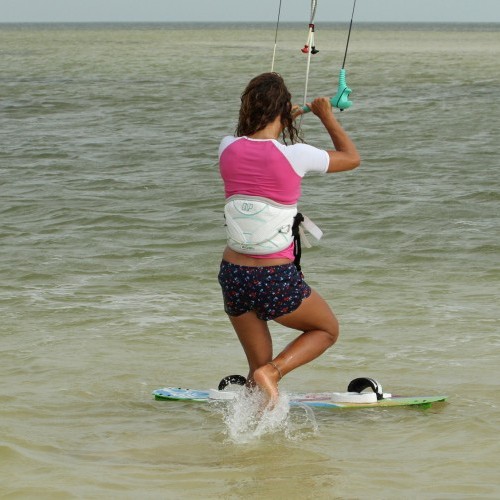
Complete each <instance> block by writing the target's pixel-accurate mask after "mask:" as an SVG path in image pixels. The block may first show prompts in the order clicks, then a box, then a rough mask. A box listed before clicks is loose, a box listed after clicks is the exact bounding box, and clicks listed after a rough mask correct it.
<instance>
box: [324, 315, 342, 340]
mask: <svg viewBox="0 0 500 500" xmlns="http://www.w3.org/2000/svg"><path fill="white" fill-rule="evenodd" d="M323 331H324V332H325V333H326V334H327V335H328V339H329V341H330V342H331V344H330V345H331V346H332V345H333V344H335V342H337V340H338V338H339V335H340V326H339V322H338V320H337V318H336V317H335V316H333V318H332V320H331V321H330V323H329V324H328V325H327V326H326V328H324V330H323Z"/></svg>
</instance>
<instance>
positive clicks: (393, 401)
mask: <svg viewBox="0 0 500 500" xmlns="http://www.w3.org/2000/svg"><path fill="white" fill-rule="evenodd" d="M334 394H338V393H331V392H320V393H307V394H290V405H291V406H298V405H307V406H312V407H316V408H374V407H388V406H418V407H420V408H429V407H430V406H431V405H432V404H433V403H437V402H441V401H445V400H446V399H447V396H393V395H391V396H390V397H386V398H383V399H380V400H378V401H375V402H369V403H351V402H339V401H336V400H335V401H333V400H332V399H333V395H334ZM153 395H154V397H155V399H156V400H160V401H193V402H201V403H209V402H220V401H221V400H220V399H212V398H211V397H210V392H209V391H208V390H193V389H182V388H179V387H164V388H163V389H157V390H155V391H153ZM222 401H224V400H222Z"/></svg>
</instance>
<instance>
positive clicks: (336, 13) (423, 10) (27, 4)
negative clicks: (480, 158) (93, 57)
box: [0, 0, 500, 23]
mask: <svg viewBox="0 0 500 500" xmlns="http://www.w3.org/2000/svg"><path fill="white" fill-rule="evenodd" d="M352 1H353V0H318V8H317V13H316V22H317V23H319V22H321V21H322V22H327V21H345V20H346V19H347V20H348V19H349V18H350V14H351V10H352ZM278 5H279V0H0V22H89V21H90V22H94V21H98V22H99V21H103V22H105V21H117V22H120V21H126V22H141V21H157V22H173V21H242V22H244V21H268V22H276V16H277V11H278ZM310 6H311V2H310V0H282V15H281V20H282V21H283V22H287V21H304V20H305V22H308V20H309V13H310ZM355 20H357V21H373V22H377V21H395V22H420V21H424V22H497V23H498V22H500V0H357V4H356V17H355Z"/></svg>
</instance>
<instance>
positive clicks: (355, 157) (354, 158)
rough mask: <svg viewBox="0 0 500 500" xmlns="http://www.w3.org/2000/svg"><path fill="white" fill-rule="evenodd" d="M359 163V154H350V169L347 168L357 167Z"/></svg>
mask: <svg viewBox="0 0 500 500" xmlns="http://www.w3.org/2000/svg"><path fill="white" fill-rule="evenodd" d="M360 165H361V156H359V154H358V153H355V154H353V155H352V157H351V159H350V167H351V168H350V169H349V170H354V169H355V168H358V167H359V166H360Z"/></svg>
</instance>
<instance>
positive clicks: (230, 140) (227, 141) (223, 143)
mask: <svg viewBox="0 0 500 500" xmlns="http://www.w3.org/2000/svg"><path fill="white" fill-rule="evenodd" d="M238 139H240V137H233V136H232V135H226V137H223V138H222V140H221V141H220V145H219V158H220V157H221V155H222V153H223V152H224V150H225V149H226V148H227V147H228V146H229V145H231V144H232V143H233V142H234V141H236V140H238Z"/></svg>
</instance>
